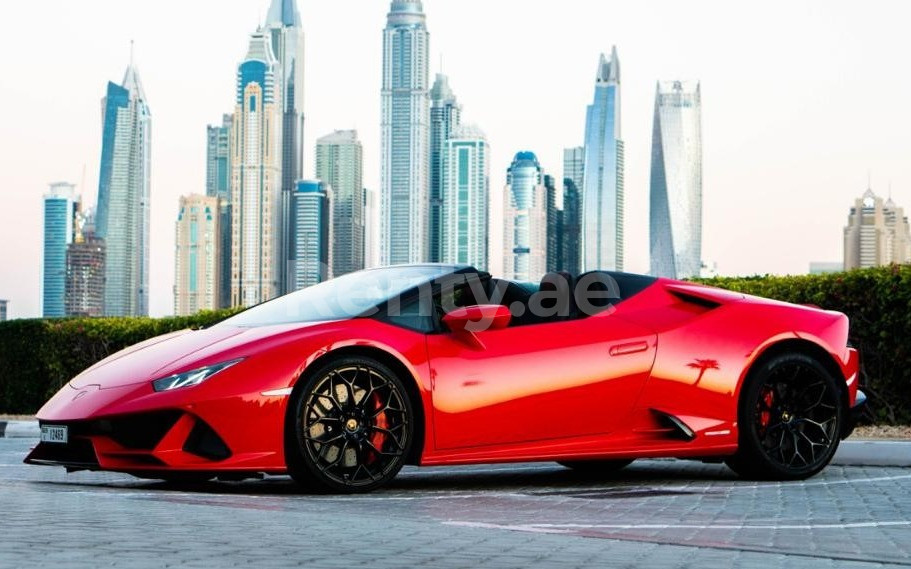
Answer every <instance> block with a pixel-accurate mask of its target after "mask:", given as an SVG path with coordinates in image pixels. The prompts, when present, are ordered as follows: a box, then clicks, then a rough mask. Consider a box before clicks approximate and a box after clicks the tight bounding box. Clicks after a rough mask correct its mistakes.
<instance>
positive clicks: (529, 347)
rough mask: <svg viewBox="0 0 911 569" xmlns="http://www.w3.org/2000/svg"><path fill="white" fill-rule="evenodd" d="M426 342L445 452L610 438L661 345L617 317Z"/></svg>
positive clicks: (437, 431) (438, 438)
mask: <svg viewBox="0 0 911 569" xmlns="http://www.w3.org/2000/svg"><path fill="white" fill-rule="evenodd" d="M473 338H474V340H475V341H466V337H465V336H464V335H460V334H453V333H451V332H443V333H439V334H430V335H428V336H427V348H428V355H429V358H430V366H431V378H432V389H433V413H434V416H433V424H434V437H435V445H436V448H438V449H455V448H463V447H469V446H481V445H498V444H509V443H521V442H526V441H536V440H548V439H559V438H565V437H578V436H584V435H595V434H603V433H608V432H611V431H612V430H614V429H616V428H617V427H618V425H620V424H622V423H623V421H624V420H625V419H626V417H627V416H628V415H629V413H630V411H631V409H632V407H633V405H634V403H635V402H636V399H637V398H638V396H639V393H640V392H641V389H642V387H643V384H644V382H645V380H646V379H647V377H648V375H649V372H650V370H651V366H652V363H653V362H654V358H655V342H656V336H655V334H654V333H652V332H650V331H649V330H647V329H645V328H643V327H641V326H639V325H636V324H633V323H631V322H628V321H626V320H624V319H623V318H621V317H619V316H617V314H616V313H606V312H605V313H602V314H598V315H595V316H591V317H589V318H584V319H576V320H568V321H559V322H548V323H540V324H529V325H524V326H511V327H507V328H502V329H499V330H486V331H482V332H475V333H474V336H473Z"/></svg>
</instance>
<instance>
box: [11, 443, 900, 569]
mask: <svg viewBox="0 0 911 569" xmlns="http://www.w3.org/2000/svg"><path fill="white" fill-rule="evenodd" d="M32 444H33V443H32V442H31V441H29V440H25V439H0V568H4V569H5V568H7V567H10V568H12V567H35V566H54V567H76V566H84V567H105V566H129V567H167V566H180V567H231V566H235V565H238V566H251V567H276V566H298V565H299V566H305V567H345V568H349V567H358V566H365V567H413V566H429V567H518V568H522V569H527V568H529V567H590V568H594V567H664V566H668V567H698V568H700V569H702V568H708V567H723V568H725V569H727V568H730V567H757V568H762V569H768V568H769V567H795V568H801V569H803V568H815V567H839V568H841V567H875V566H881V567H895V566H903V565H905V566H911V469H902V468H884V467H842V466H831V467H829V468H828V469H826V470H825V471H824V472H823V473H822V474H821V475H819V476H817V477H815V478H813V479H811V480H808V481H805V482H797V483H765V482H760V483H756V482H746V481H740V480H738V479H736V478H735V477H734V475H733V474H732V473H731V472H730V471H728V470H727V469H726V468H725V467H724V466H720V465H706V464H701V463H697V462H684V461H664V460H662V461H639V462H636V463H634V464H633V465H632V466H630V467H628V468H627V469H626V470H624V471H622V472H621V473H620V474H618V475H614V476H612V477H606V478H605V477H601V478H593V477H588V476H584V475H581V474H579V473H576V472H573V471H571V470H568V469H565V468H563V467H561V466H558V465H556V464H553V463H545V464H515V465H485V466H476V467H471V466H469V467H454V468H450V467H446V468H441V467H437V468H424V469H419V468H406V469H405V470H404V471H403V472H402V473H401V474H400V475H399V477H398V478H397V479H396V481H395V482H394V484H393V485H392V486H391V487H390V488H388V489H386V490H383V491H380V492H375V493H373V494H369V495H363V496H317V495H308V494H306V493H302V492H301V491H300V490H299V489H298V488H297V487H295V486H294V485H293V484H292V483H291V481H290V479H288V478H284V477H275V478H267V479H265V480H261V481H247V482H232V483H207V484H202V485H183V486H175V485H167V484H164V483H154V482H146V481H141V480H137V479H134V478H131V477H128V476H123V475H117V474H107V473H84V472H83V473H74V474H69V475H67V474H65V472H64V471H63V469H58V468H52V467H36V466H26V465H23V464H22V458H23V456H24V455H25V453H26V452H27V450H28V448H29V447H30V446H31V445H32Z"/></svg>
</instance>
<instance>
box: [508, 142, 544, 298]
mask: <svg viewBox="0 0 911 569" xmlns="http://www.w3.org/2000/svg"><path fill="white" fill-rule="evenodd" d="M543 178H544V175H543V172H542V170H541V165H540V164H539V163H538V158H537V157H536V156H535V155H534V153H532V152H519V153H518V154H516V157H515V158H514V159H513V161H512V164H511V165H510V166H509V169H508V170H507V171H506V188H505V189H504V191H503V197H504V200H503V221H504V233H503V249H504V251H503V253H504V257H503V272H504V277H505V278H507V279H515V280H520V281H538V280H540V279H541V277H543V276H544V273H545V272H547V188H545V187H544V179H543Z"/></svg>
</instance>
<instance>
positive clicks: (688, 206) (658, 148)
mask: <svg viewBox="0 0 911 569" xmlns="http://www.w3.org/2000/svg"><path fill="white" fill-rule="evenodd" d="M701 117H702V102H701V95H700V92H699V82H698V81H659V82H658V86H657V89H656V92H655V118H654V125H653V127H652V174H651V184H650V186H651V191H650V198H649V201H650V206H649V222H650V223H649V234H650V239H649V244H650V248H649V251H650V257H651V269H652V270H651V272H652V275H654V276H656V277H668V278H672V279H686V278H690V277H698V276H699V271H700V269H701V267H702V118H701Z"/></svg>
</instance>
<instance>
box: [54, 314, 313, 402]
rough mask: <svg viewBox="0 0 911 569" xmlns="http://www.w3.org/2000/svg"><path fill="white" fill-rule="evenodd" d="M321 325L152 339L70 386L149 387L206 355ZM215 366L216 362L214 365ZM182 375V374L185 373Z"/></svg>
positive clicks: (90, 370) (190, 333)
mask: <svg viewBox="0 0 911 569" xmlns="http://www.w3.org/2000/svg"><path fill="white" fill-rule="evenodd" d="M315 324H318V323H300V324H294V325H283V326H279V327H275V326H261V327H252V328H242V327H235V326H213V327H211V328H206V329H203V330H180V331H178V332H172V333H170V334H165V335H163V336H157V337H155V338H150V339H148V340H146V341H144V342H140V343H139V344H136V345H134V346H130V347H129V348H126V349H123V350H121V351H119V352H117V353H115V354H112V355H110V356H108V357H107V358H105V359H103V360H101V361H100V362H98V363H96V364H95V365H93V366H92V367H90V368H88V369H87V370H85V371H83V372H82V373H80V374H79V375H77V376H76V377H75V378H73V380H72V381H70V385H71V386H73V387H75V388H76V389H83V388H85V387H88V386H97V387H99V388H101V389H107V388H111V387H123V386H126V385H134V384H138V383H145V382H148V381H151V380H153V379H158V378H159V377H163V376H165V375H168V374H169V373H174V370H175V369H178V368H179V367H185V366H187V365H192V364H193V361H194V360H195V359H197V358H196V357H194V354H196V355H197V356H198V357H200V358H201V357H202V356H203V354H206V355H213V354H217V352H219V351H221V348H222V347H224V349H229V348H234V347H237V346H239V345H242V344H247V343H249V342H255V341H256V340H259V339H262V338H264V337H266V336H270V335H273V334H276V333H279V332H280V331H288V330H292V329H299V328H305V327H310V326H313V325H315ZM213 363H214V362H213ZM181 371H182V370H181Z"/></svg>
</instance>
